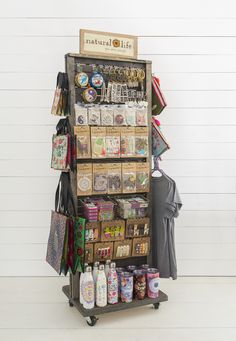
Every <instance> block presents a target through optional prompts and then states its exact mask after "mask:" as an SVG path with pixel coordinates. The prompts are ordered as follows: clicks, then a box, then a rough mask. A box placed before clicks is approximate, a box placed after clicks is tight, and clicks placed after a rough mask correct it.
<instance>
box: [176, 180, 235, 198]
mask: <svg viewBox="0 0 236 341" xmlns="http://www.w3.org/2000/svg"><path fill="white" fill-rule="evenodd" d="M175 181H176V183H177V186H178V189H179V191H180V193H188V194H191V193H194V194H195V193H202V194H204V193H205V194H209V193H211V194H212V193H222V194H227V193H228V194H229V193H232V194H234V193H236V177H235V178H227V177H214V178H204V177H201V178H198V177H175Z"/></svg>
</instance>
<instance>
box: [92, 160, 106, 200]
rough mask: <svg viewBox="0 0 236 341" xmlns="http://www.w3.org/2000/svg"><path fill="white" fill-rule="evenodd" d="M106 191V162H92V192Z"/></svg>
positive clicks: (104, 192) (102, 192)
mask: <svg viewBox="0 0 236 341" xmlns="http://www.w3.org/2000/svg"><path fill="white" fill-rule="evenodd" d="M106 193H107V164H106V163H94V164H93V194H106Z"/></svg>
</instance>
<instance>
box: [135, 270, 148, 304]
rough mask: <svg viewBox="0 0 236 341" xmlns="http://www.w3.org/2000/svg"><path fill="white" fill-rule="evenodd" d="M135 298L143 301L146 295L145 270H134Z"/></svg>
mask: <svg viewBox="0 0 236 341" xmlns="http://www.w3.org/2000/svg"><path fill="white" fill-rule="evenodd" d="M133 274H134V297H135V298H137V299H138V300H143V299H144V297H145V295H146V275H145V272H144V271H143V270H134V272H133Z"/></svg>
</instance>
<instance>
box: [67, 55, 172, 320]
mask: <svg viewBox="0 0 236 341" xmlns="http://www.w3.org/2000/svg"><path fill="white" fill-rule="evenodd" d="M65 60H66V72H67V74H68V79H69V91H70V112H71V115H70V125H71V128H72V129H71V131H72V132H73V127H74V126H75V112H74V104H75V103H76V98H77V91H78V89H77V88H76V86H75V83H74V80H75V74H76V64H78V63H79V64H98V65H100V64H105V65H115V66H124V67H138V68H142V69H143V70H144V71H145V74H146V77H145V80H144V89H145V91H146V93H147V98H146V100H147V101H148V112H149V114H148V130H149V156H148V157H145V158H144V157H139V158H137V157H135V158H122V159H120V161H122V162H132V161H147V162H148V163H149V171H150V178H151V155H152V150H151V146H152V135H151V94H152V88H151V77H152V71H151V66H152V64H151V61H147V60H129V59H119V58H117V59H110V58H106V57H100V58H96V57H91V56H84V55H80V54H71V53H70V54H67V55H66V56H65ZM112 160H114V159H111V158H109V159H103V160H101V159H99V160H98V161H97V160H94V159H86V161H85V160H84V159H77V163H83V162H107V161H108V162H113V161H112ZM116 160H117V159H116ZM75 168H76V167H75ZM71 187H72V191H73V197H74V201H75V203H77V214H78V199H79V198H78V196H77V173H76V170H75V171H74V172H71ZM134 194H135V193H134ZM142 195H143V193H142ZM144 195H145V196H146V198H147V199H149V200H151V188H150V191H149V192H148V193H145V194H144ZM115 196H119V195H115ZM122 196H125V194H122ZM148 217H150V219H151V205H149V208H148ZM151 230H152V229H151V221H150V233H149V235H150V237H152V232H151ZM151 244H152V243H151ZM115 262H116V264H117V266H118V267H125V266H127V265H130V264H134V265H137V266H140V265H141V264H146V263H148V264H152V247H151V251H150V254H149V255H148V256H139V257H130V258H125V259H116V260H115ZM79 275H80V273H79V272H76V274H75V275H72V274H70V284H69V285H66V286H64V287H63V288H62V290H63V292H64V294H65V295H66V296H67V297H68V299H69V305H70V306H75V307H76V308H77V309H78V311H79V312H80V313H81V315H82V316H84V317H85V318H86V320H87V323H88V325H90V326H94V325H95V324H96V322H97V318H96V315H100V314H104V313H108V312H113V311H118V310H125V309H130V308H136V307H139V306H143V305H150V304H152V305H153V306H154V308H155V309H158V308H159V304H160V302H164V301H167V300H168V296H167V295H166V294H165V293H163V292H162V291H159V296H158V298H156V299H152V298H148V297H146V298H145V299H144V300H137V299H134V300H133V301H132V302H131V303H121V302H119V303H117V304H114V305H107V306H105V307H103V308H99V307H94V308H93V309H84V308H83V306H82V305H81V304H80V302H79Z"/></svg>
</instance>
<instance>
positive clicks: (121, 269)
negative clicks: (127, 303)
mask: <svg viewBox="0 0 236 341" xmlns="http://www.w3.org/2000/svg"><path fill="white" fill-rule="evenodd" d="M116 272H117V277H118V297H120V287H121V274H122V272H125V268H116Z"/></svg>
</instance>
